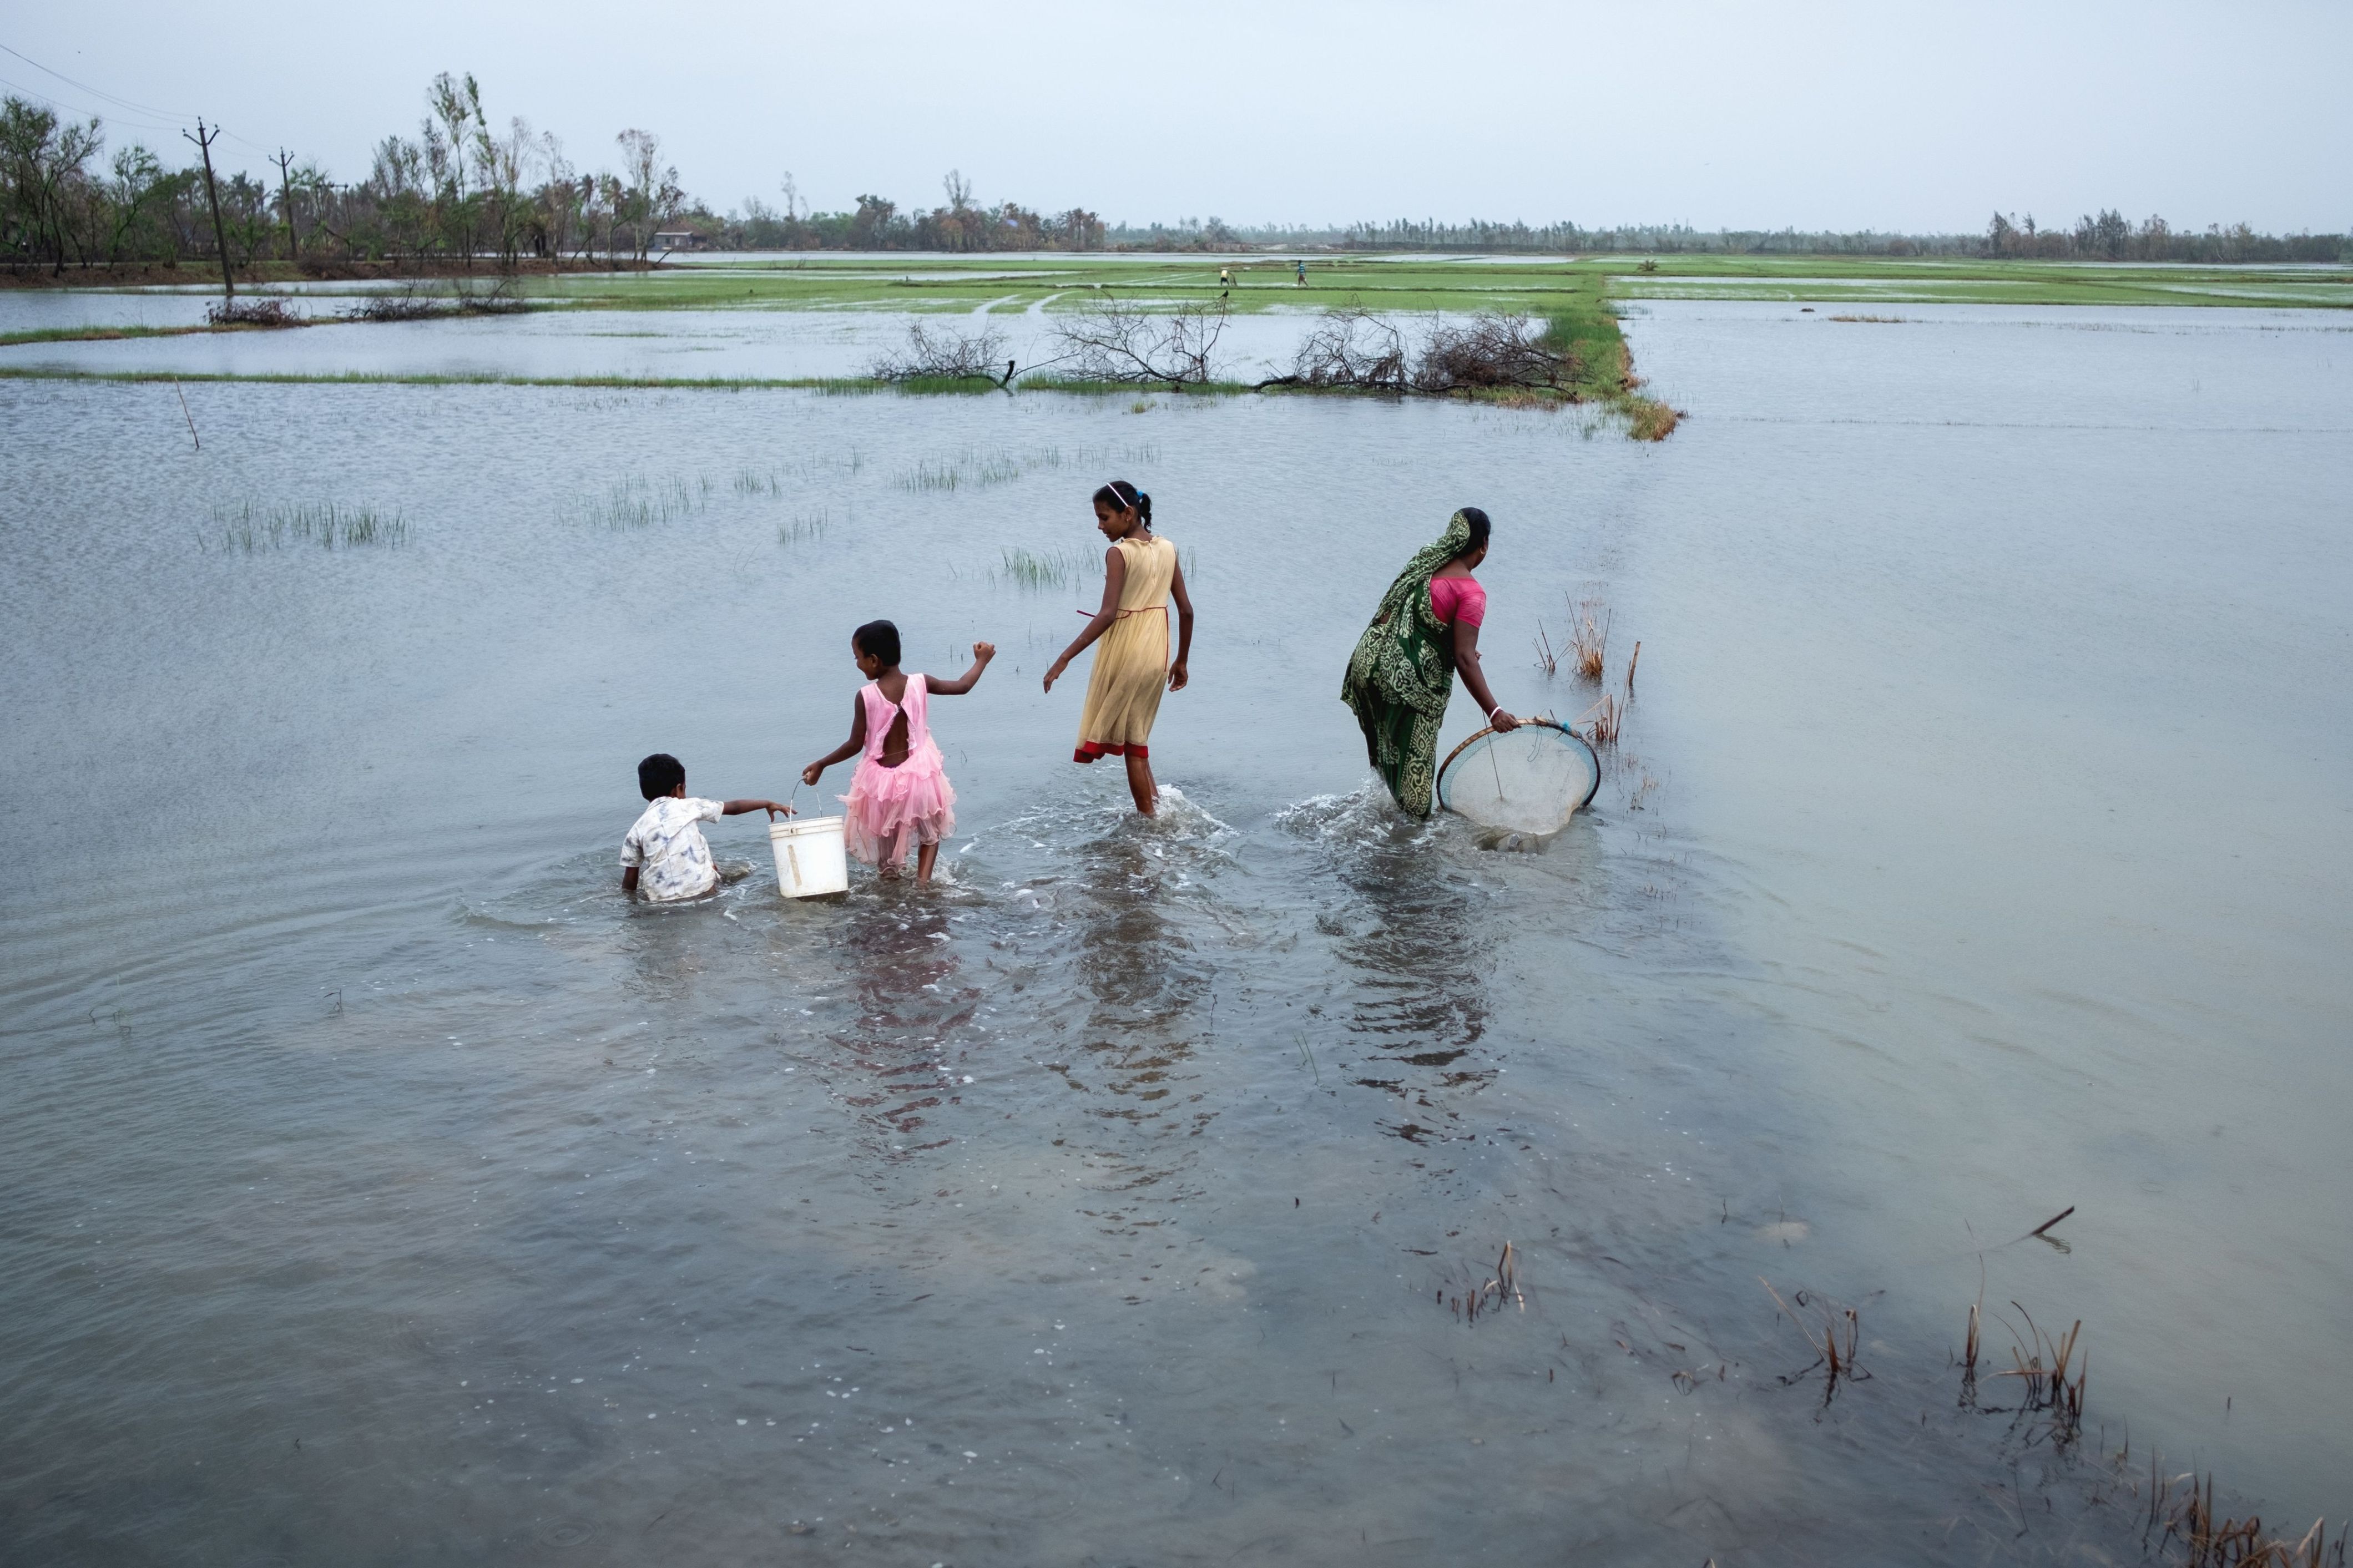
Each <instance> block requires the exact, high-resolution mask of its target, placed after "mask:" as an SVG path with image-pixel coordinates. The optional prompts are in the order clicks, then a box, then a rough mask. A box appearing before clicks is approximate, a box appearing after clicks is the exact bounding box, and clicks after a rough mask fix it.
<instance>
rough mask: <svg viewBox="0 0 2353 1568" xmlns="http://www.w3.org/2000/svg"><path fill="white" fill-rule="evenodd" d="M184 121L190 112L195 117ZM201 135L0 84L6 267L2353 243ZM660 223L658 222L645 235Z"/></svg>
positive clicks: (453, 99)
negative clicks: (717, 202) (805, 168)
mask: <svg viewBox="0 0 2353 1568" xmlns="http://www.w3.org/2000/svg"><path fill="white" fill-rule="evenodd" d="M201 129H202V128H201V127H200V128H199V130H200V131H201ZM189 141H190V142H191V143H192V144H194V145H197V147H198V151H199V152H200V153H203V154H205V155H204V156H201V157H199V158H197V159H195V160H190V161H187V162H185V163H183V164H181V166H179V167H173V166H172V165H171V164H170V163H169V162H167V160H166V159H165V157H164V155H163V154H161V153H156V152H154V151H153V150H152V149H150V148H148V147H145V146H143V145H141V144H138V143H135V142H134V143H131V144H128V145H123V146H118V147H116V148H115V149H114V150H113V152H112V153H111V156H110V155H106V154H107V143H106V137H105V133H104V127H103V126H102V125H101V123H100V121H98V120H97V119H95V118H93V119H91V120H89V121H79V122H77V121H73V120H72V119H70V118H62V117H60V116H59V115H58V113H57V112H56V111H55V110H52V109H50V108H49V107H47V105H45V104H42V103H39V102H37V101H36V100H31V99H27V98H23V97H19V96H16V95H14V94H11V95H8V96H6V97H5V99H0V261H5V262H7V263H9V264H11V265H13V266H15V267H16V268H30V267H35V266H46V267H47V268H49V269H50V270H51V271H52V272H53V273H54V274H56V275H62V274H63V273H64V271H65V269H66V268H68V267H69V266H74V267H79V268H89V267H92V266H97V265H116V264H122V263H137V264H147V265H161V266H164V267H166V268H173V267H176V266H177V265H178V264H179V263H180V262H181V261H183V260H186V261H190V262H192V263H195V264H199V265H204V266H207V267H211V266H219V265H221V264H222V263H223V262H224V261H225V262H226V263H227V266H228V267H229V268H245V267H249V266H251V265H252V264H254V263H255V262H257V261H262V260H272V261H285V262H291V263H295V264H298V265H301V264H305V263H310V264H324V263H330V262H373V263H385V264H391V265H393V266H395V267H406V268H414V269H417V270H425V269H427V268H437V269H438V268H445V267H448V266H452V265H457V266H463V267H468V268H470V267H473V266H475V265H476V264H477V263H478V262H480V263H488V264H489V265H491V266H493V267H497V268H501V269H510V270H511V269H512V268H515V267H517V266H518V265H520V264H521V263H522V261H523V260H524V259H525V258H532V259H535V260H540V261H554V262H564V261H569V262H574V263H580V264H594V263H596V262H599V261H602V262H605V263H607V264H612V265H618V264H620V263H622V262H623V261H624V260H627V261H630V262H635V263H639V264H642V263H644V262H646V261H647V260H649V259H650V258H652V257H653V255H654V253H655V251H656V249H657V247H658V246H660V247H669V246H676V245H686V246H692V247H712V248H719V249H744V250H751V249H758V250H927V251H948V252H959V251H961V252H971V251H1019V250H1080V251H1085V250H1106V249H1128V250H1170V251H1222V250H1244V249H1250V248H1252V247H1287V248H1321V249H1331V250H1342V251H1350V250H1360V251H1375V250H1409V249H1435V250H1474V251H1498V252H1526V253H1539V254H1542V253H1559V254H1572V253H1580V252H1582V253H1595V252H1600V253H1608V252H1642V253H1656V254H1668V255H1672V254H1693V255H1706V254H1716V255H1774V254H1787V255H1821V254H1830V255H1856V256H1896V257H1900V256H1968V257H1992V258H2013V257H2014V258H2035V259H2101V260H2131V261H2181V262H2203V263H2215V262H2221V263H2232V262H2262V261H2316V262H2334V261H2338V260H2353V237H2348V236H2343V235H2334V234H2318V235H2316V234H2308V233H2306V234H2295V235H2267V234H2259V233H2257V232H2256V231H2254V230H2253V228H2251V227H2250V226H2247V225H2245V224H2234V225H2231V226H2227V227H2226V226H2222V225H2219V224H2216V225H2209V226H2207V227H2206V228H2205V229H2204V230H2203V231H2197V230H2191V229H2186V228H2184V229H2176V228H2174V227H2172V226H2170V225H2169V224H2168V223H2167V222H2166V220H2165V219H2164V218H2162V217H2157V216H2152V217H2149V218H2147V219H2144V220H2142V221H2141V222H2139V223H2137V224H2135V223H2133V222H2130V221H2129V220H2127V219H2126V218H2125V217H2124V216H2122V215H2121V214H2119V213H2117V212H2116V211H2115V210H2113V209H2106V210H2103V211H2101V212H2100V213H2098V214H2096V215H2086V216H2084V217H2083V218H2081V219H2080V220H2079V221H2077V222H2076V223H2075V224H2074V225H2073V226H2072V227H2066V228H2046V227H2042V226H2038V225H2037V223H2036V221H2035V219H2034V218H2033V217H2032V216H2027V217H2025V218H2023V219H2021V218H2019V217H2017V216H2013V215H2004V214H2000V213H1997V214H1996V215H1995V216H1994V217H1993V219H1992V221H1991V222H1990V223H1989V225H1988V226H1987V227H1986V230H1985V232H1984V233H1983V234H1941V235H1905V234H1894V233H1881V232H1877V231H1869V230H1866V231H1859V232H1852V233H1838V232H1831V231H1804V230H1798V229H1794V228H1789V229H1780V230H1773V231H1767V230H1741V229H1724V230H1701V229H1694V228H1692V227H1689V226H1683V225H1671V226H1618V227H1594V228H1588V227H1584V226H1579V225H1577V224H1574V223H1556V224H1546V225H1538V226H1530V225H1528V224H1525V223H1509V224H1504V223H1490V222H1482V221H1477V220H1474V221H1472V222H1469V223H1465V224H1441V223H1439V222H1437V221H1435V220H1420V221H1416V220H1411V219H1402V218H1401V219H1396V220H1391V221H1388V222H1381V223H1356V224H1349V225H1343V226H1290V225H1260V226H1233V225H1229V224H1227V223H1226V222H1224V221H1223V220H1222V219H1219V218H1216V217H1211V218H1208V219H1207V220H1206V221H1205V220H1202V219H1198V218H1187V219H1183V220H1181V221H1179V222H1176V223H1174V224H1162V223H1154V224H1150V225H1130V224H1125V223H1120V224H1109V223H1106V222H1105V221H1104V220H1103V218H1102V216H1100V215H1098V214H1096V213H1093V212H1090V211H1088V210H1086V209H1084V208H1080V207H1072V208H1069V209H1067V210H1065V211H1062V212H1059V213H1052V214H1040V213H1039V212H1037V211H1034V210H1032V209H1030V208H1028V207H1024V206H1022V205H1019V204H1018V203H1016V202H1004V203H1000V204H997V205H984V204H982V203H979V202H977V201H976V200H975V199H974V195H973V190H972V186H971V184H970V182H969V181H967V180H966V179H965V177H964V176H963V174H960V173H958V172H956V171H954V170H951V171H950V172H949V173H948V175H947V177H946V179H945V180H944V182H943V188H944V196H945V198H946V199H945V200H944V202H942V203H941V204H939V205H935V206H933V207H931V208H928V209H909V210H903V211H902V209H901V207H900V205H899V204H898V203H896V202H894V201H892V200H890V199H889V198H886V197H883V196H879V195H860V197H859V198H858V205H857V206H855V207H854V208H850V209H848V210H845V211H838V212H819V211H812V210H810V209H809V208H808V207H807V205H806V204H804V203H803V202H802V201H801V199H800V196H799V193H798V191H797V187H796V185H795V184H794V181H793V178H792V176H791V175H790V174H786V176H785V178H784V180H783V182H782V185H781V195H782V201H781V204H779V205H771V204H770V203H768V202H766V201H764V200H762V199H760V198H758V197H753V198H750V199H748V200H746V201H744V203H743V204H742V205H741V206H740V207H736V208H732V209H730V210H729V211H727V212H725V213H723V214H722V213H717V212H714V211H712V208H711V207H710V206H709V205H707V204H706V203H703V202H702V201H699V200H697V199H695V198H694V197H692V196H691V195H688V194H687V193H686V191H685V189H684V188H683V187H682V186H681V184H680V182H679V175H678V170H677V168H676V166H675V165H673V164H671V163H667V162H665V160H664V159H663V156H662V149H661V140H660V138H659V137H658V136H656V135H654V134H653V133H652V132H648V131H644V130H640V129H638V128H634V127H632V128H629V129H627V130H624V131H622V132H619V133H618V134H617V135H616V136H615V137H614V145H615V148H616V150H617V154H618V156H617V166H614V167H611V168H607V169H603V170H596V171H587V170H583V169H581V168H579V167H578V166H577V165H575V163H573V162H572V161H571V159H570V158H568V157H567V156H566V155H565V149H564V145H563V143H562V142H560V141H559V140H558V139H557V138H556V137H555V136H554V133H553V132H536V131H533V129H532V127H531V125H530V124H529V122H528V121H524V120H523V119H522V118H521V117H520V116H518V117H514V118H512V119H510V120H509V121H508V122H507V126H506V128H505V129H504V130H502V131H501V130H495V129H493V128H492V126H491V121H490V116H489V113H488V111H487V110H486V109H485V107H484V105H483V101H482V95H481V91H480V87H479V85H478V84H477V83H476V81H475V79H473V78H472V77H471V76H458V75H454V74H452V73H449V72H446V71H445V72H443V73H441V74H440V75H438V76H437V77H435V78H434V79H433V81H432V83H431V84H430V86H429V87H428V88H427V92H426V112H425V114H424V115H423V116H422V118H421V119H420V121H419V122H418V128H417V134H416V135H414V136H403V135H400V134H398V133H395V134H393V135H389V136H386V137H385V138H384V140H383V141H381V142H378V143H377V144H376V146H375V150H374V153H373V154H372V157H371V160H370V167H369V170H368V173H367V175H366V176H365V177H364V178H363V179H360V180H357V181H353V182H350V183H347V184H339V183H337V182H336V181H334V180H333V179H332V178H331V177H330V176H329V174H328V173H327V171H325V170H324V169H323V168H322V167H321V166H320V165H319V164H317V163H315V162H312V161H310V160H297V159H296V158H294V157H293V156H292V155H291V154H290V153H285V152H282V151H281V152H280V153H278V154H277V155H276V156H275V157H274V158H272V159H270V160H269V162H270V163H271V165H272V174H269V175H264V176H260V177H256V176H255V175H253V174H248V173H247V172H245V171H242V170H239V171H234V172H227V173H222V172H218V171H216V170H215V169H213V167H212V166H211V161H210V157H209V148H208V147H207V146H205V145H203V144H201V143H199V142H198V138H197V136H195V135H191V136H190V137H189ZM658 237H660V238H659V239H658Z"/></svg>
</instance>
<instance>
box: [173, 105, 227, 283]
mask: <svg viewBox="0 0 2353 1568" xmlns="http://www.w3.org/2000/svg"><path fill="white" fill-rule="evenodd" d="M180 134H181V135H183V136H186V137H187V138H188V140H189V141H191V142H195V144H196V151H197V152H199V153H203V154H204V155H205V195H207V196H209V197H211V198H212V204H213V240H214V243H216V244H217V245H218V246H219V247H220V258H221V298H222V299H224V300H227V301H229V302H230V303H231V304H234V303H236V302H237V279H234V278H232V277H230V276H229V269H228V226H227V225H226V224H224V223H222V222H221V215H220V191H219V190H218V188H216V186H215V185H214V184H213V143H214V142H216V141H218V140H220V128H219V127H218V126H215V127H214V128H213V129H212V130H210V131H207V130H206V129H205V122H204V121H201V120H199V121H196V129H195V133H194V134H193V135H191V134H190V133H189V132H185V131H183V132H180Z"/></svg>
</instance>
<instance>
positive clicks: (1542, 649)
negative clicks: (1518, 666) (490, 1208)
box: [1536, 621, 1560, 675]
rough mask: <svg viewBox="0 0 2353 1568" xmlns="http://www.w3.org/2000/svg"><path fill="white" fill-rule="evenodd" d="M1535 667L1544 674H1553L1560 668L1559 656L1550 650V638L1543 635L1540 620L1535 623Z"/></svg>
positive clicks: (1543, 625)
mask: <svg viewBox="0 0 2353 1568" xmlns="http://www.w3.org/2000/svg"><path fill="white" fill-rule="evenodd" d="M1536 668H1538V669H1541V670H1543V671H1544V672H1545V673H1546V675H1555V674H1557V673H1559V670H1560V657H1559V656H1558V655H1557V654H1556V653H1554V652H1553V651H1552V638H1551V637H1547V636H1546V635H1545V624H1544V623H1543V622H1542V621H1538V622H1537V623H1536Z"/></svg>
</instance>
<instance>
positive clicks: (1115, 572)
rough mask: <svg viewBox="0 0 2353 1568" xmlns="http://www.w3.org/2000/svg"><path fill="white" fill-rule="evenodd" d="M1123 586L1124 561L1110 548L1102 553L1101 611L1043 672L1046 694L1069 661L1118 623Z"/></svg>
mask: <svg viewBox="0 0 2353 1568" xmlns="http://www.w3.org/2000/svg"><path fill="white" fill-rule="evenodd" d="M1126 586H1127V557H1126V556H1125V555H1124V554H1123V553H1121V552H1120V548H1119V546H1118V545H1116V544H1114V545H1113V546H1112V547H1111V548H1110V549H1109V550H1106V551H1104V552H1103V608H1101V609H1099V610H1097V611H1096V612H1095V613H1094V618H1093V619H1092V620H1090V621H1088V622H1087V624H1086V625H1085V626H1082V627H1081V628H1080V631H1079V635H1078V636H1077V637H1072V638H1071V646H1070V647H1066V648H1064V649H1063V650H1062V657H1061V658H1058V659H1056V660H1055V661H1054V668H1051V669H1050V670H1048V671H1047V672H1046V689H1047V690H1049V691H1051V690H1053V689H1054V682H1056V681H1057V680H1060V679H1062V671H1064V670H1066V669H1068V668H1071V660H1072V659H1074V658H1078V657H1079V655H1081V654H1082V653H1084V652H1086V651H1087V648H1088V646H1089V645H1090V644H1092V642H1093V641H1094V640H1095V638H1097V637H1101V636H1103V633H1105V632H1107V631H1109V630H1111V624H1112V622H1113V621H1115V620H1117V619H1119V593H1120V590H1121V589H1122V588H1124V587H1126Z"/></svg>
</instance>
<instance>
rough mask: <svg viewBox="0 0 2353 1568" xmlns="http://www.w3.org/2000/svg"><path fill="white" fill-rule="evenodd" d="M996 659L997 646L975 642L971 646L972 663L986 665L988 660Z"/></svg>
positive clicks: (990, 643)
mask: <svg viewBox="0 0 2353 1568" xmlns="http://www.w3.org/2000/svg"><path fill="white" fill-rule="evenodd" d="M996 657H997V645H996V644H995V643H993V642H976V643H975V644H973V645H972V658H973V662H974V663H976V664H987V662H988V661H989V660H990V659H992V658H996Z"/></svg>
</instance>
